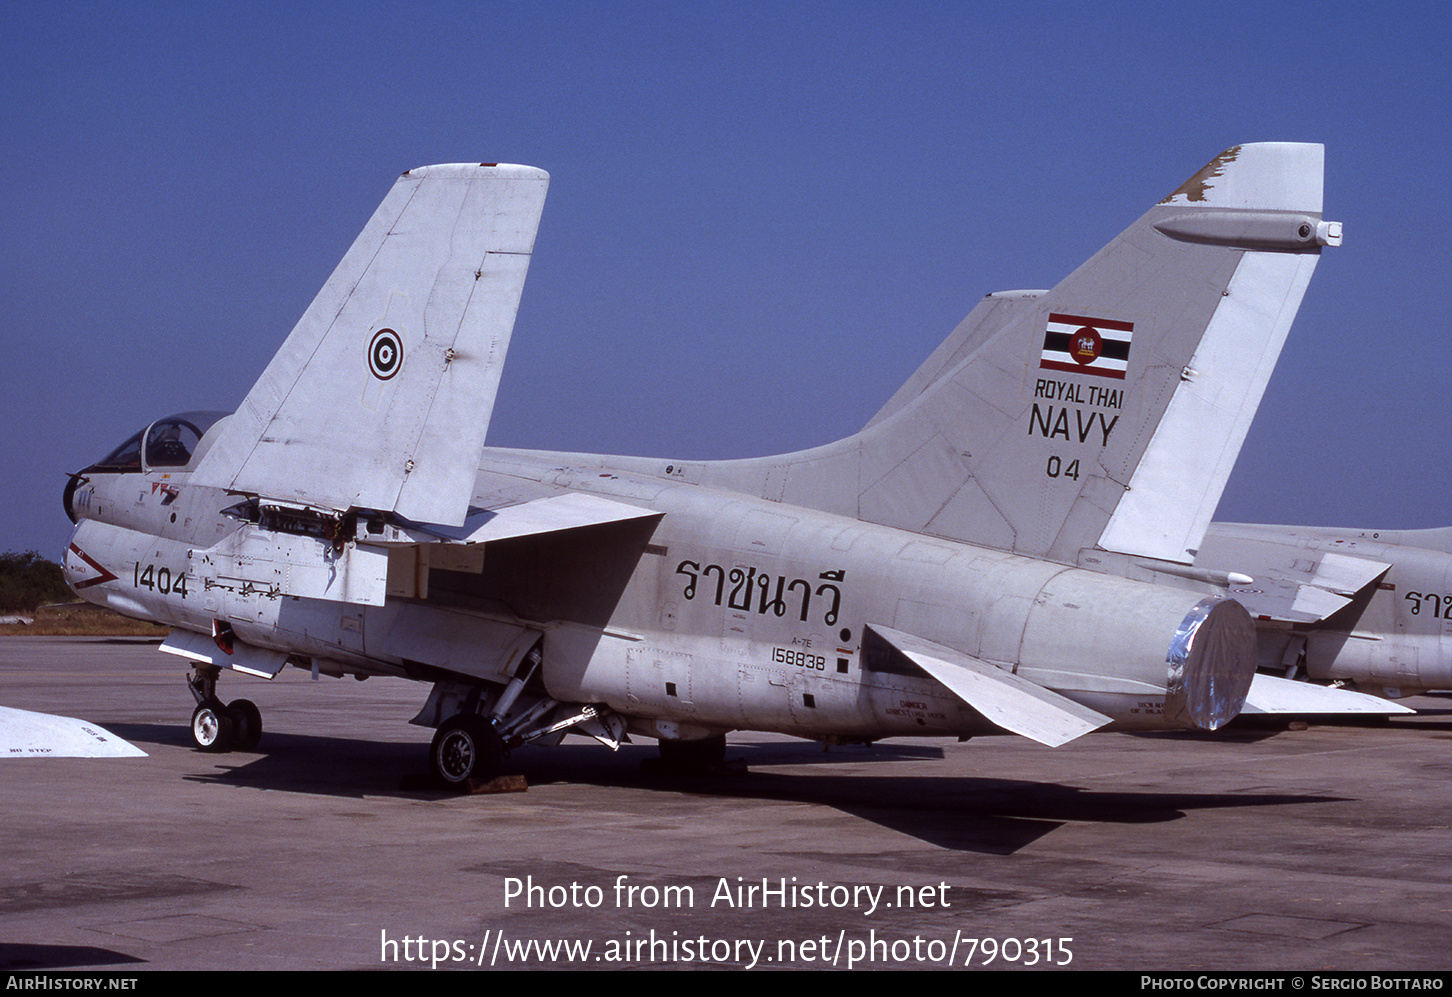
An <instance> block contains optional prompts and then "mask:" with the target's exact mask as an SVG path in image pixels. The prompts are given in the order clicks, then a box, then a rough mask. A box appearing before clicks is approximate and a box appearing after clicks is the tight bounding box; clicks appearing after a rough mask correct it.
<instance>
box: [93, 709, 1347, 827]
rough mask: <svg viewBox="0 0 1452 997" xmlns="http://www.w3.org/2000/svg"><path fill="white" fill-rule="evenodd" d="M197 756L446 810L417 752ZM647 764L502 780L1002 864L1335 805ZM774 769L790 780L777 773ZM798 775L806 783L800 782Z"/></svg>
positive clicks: (638, 761) (239, 775)
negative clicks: (1224, 817)
mask: <svg viewBox="0 0 1452 997" xmlns="http://www.w3.org/2000/svg"><path fill="white" fill-rule="evenodd" d="M112 729H113V730H114V731H115V732H116V733H117V734H119V735H121V736H123V737H126V738H127V739H128V740H132V741H134V742H140V743H142V744H147V743H150V744H153V745H169V746H183V747H185V746H187V745H188V735H187V734H186V733H185V731H182V732H180V733H179V734H178V733H177V731H176V728H175V727H169V726H163V725H125V724H117V725H114V726H113V727H112ZM188 750H190V749H189V748H188ZM984 750H991V748H985V749H984ZM199 757H203V758H208V759H211V760H214V761H215V768H214V769H213V770H212V771H210V772H194V773H192V774H189V775H186V776H184V778H186V779H188V780H194V781H200V782H213V783H218V784H223V785H230V786H241V785H247V786H255V787H257V788H259V789H268V790H274V791H283V792H293V793H306V794H315V795H327V796H339V797H351V798H361V797H364V796H383V797H387V796H397V797H402V798H410V799H430V798H435V799H439V800H441V801H442V800H452V799H454V798H455V797H454V795H453V794H451V793H448V792H445V791H441V790H435V789H432V788H428V787H427V785H426V780H425V773H426V770H427V761H426V754H425V750H424V745H422V744H419V743H399V742H381V741H363V740H353V739H349V738H340V737H325V736H318V735H299V734H268V735H265V737H264V739H263V743H262V744H261V745H260V746H259V748H258V750H256V751H251V752H241V751H239V752H232V753H228V754H218V755H212V756H201V755H200V753H199ZM657 757H658V756H657V752H656V750H655V747H654V745H627V746H625V747H622V748H621V750H620V751H618V752H610V751H607V750H605V749H604V748H601V747H599V746H597V745H590V744H566V745H561V746H558V747H553V748H537V749H530V748H524V749H521V750H518V751H516V752H515V753H514V755H513V756H512V757H511V759H510V760H509V761H508V763H507V764H506V771H507V772H516V773H519V774H522V775H523V776H524V777H525V779H526V780H527V782H528V784H529V785H530V786H533V787H545V786H553V785H566V784H574V785H580V786H589V787H594V788H604V789H617V790H619V791H621V793H622V794H623V797H625V798H623V799H622V803H621V805H622V806H626V807H628V806H630V805H631V803H630V800H631V799H635V800H639V798H640V797H639V795H638V794H639V793H642V792H644V793H652V794H653V793H658V792H663V793H670V794H687V795H694V796H699V797H707V798H715V799H734V800H740V801H742V802H743V803H745V802H748V801H775V802H790V803H806V804H813V805H818V806H823V807H828V808H832V809H835V810H838V811H840V812H842V813H845V814H849V815H851V816H853V817H856V818H859V819H861V820H864V821H868V822H871V823H873V824H877V825H880V826H882V827H886V828H889V829H891V830H894V831H898V832H900V833H903V834H907V835H910V836H912V837H915V838H918V839H919V840H922V841H924V842H927V843H929V844H932V845H935V846H937V847H940V848H945V849H950V850H956V851H966V852H980V853H986V854H1003V855H1007V854H1012V853H1013V852H1015V851H1018V850H1019V849H1021V848H1023V847H1025V846H1026V845H1028V844H1030V843H1032V842H1033V841H1036V840H1038V839H1039V838H1042V837H1044V836H1045V835H1047V834H1050V833H1051V832H1053V831H1054V830H1056V829H1057V828H1059V827H1061V826H1063V825H1065V824H1069V823H1084V822H1089V823H1099V824H1105V823H1108V824H1125V825H1133V824H1153V823H1160V822H1165V821H1173V820H1177V819H1179V818H1182V817H1184V816H1185V814H1186V813H1187V812H1189V811H1194V810H1204V809H1218V808H1224V807H1245V806H1255V807H1265V806H1283V805H1286V804H1307V803H1322V802H1328V801H1330V800H1332V799H1336V798H1333V797H1328V796H1312V795H1294V794H1276V795H1266V794H1256V795H1244V794H1234V793H1190V792H1183V791H1174V792H1164V793H1156V792H1136V793H1126V792H1100V791H1095V790H1088V789H1083V788H1081V787H1077V786H1073V785H1066V784H1063V783H1057V782H1049V781H1044V782H1036V781H1032V780H1026V779H1002V778H978V777H962V776H954V775H944V776H941V777H939V776H932V775H921V774H912V775H905V774H902V773H900V772H888V771H884V772H876V771H873V770H874V769H877V768H878V767H879V766H882V765H889V766H890V765H891V763H901V762H905V761H919V762H921V761H932V760H935V759H941V758H942V757H943V749H942V748H938V747H933V746H923V745H914V744H903V745H887V744H877V745H873V746H872V747H870V748H864V747H861V746H848V747H844V748H834V749H832V750H831V751H828V752H824V751H822V749H821V747H820V746H818V745H816V744H813V743H811V742H806V741H803V742H800V743H798V742H791V741H780V742H762V743H744V744H733V745H730V746H729V748H728V751H727V762H728V764H727V765H726V766H725V767H724V768H723V769H722V770H719V771H717V772H716V773H714V774H704V775H682V774H673V773H670V772H662V771H660V770H659V769H658V767H656V766H655V765H654V762H655V760H656V759H657ZM784 768H789V769H791V771H782V770H781V769H784ZM803 768H808V769H810V771H807V772H803V771H801V770H802V769H803ZM405 787H406V788H405ZM625 794H630V795H629V796H628V797H627V796H625ZM472 799H473V802H474V803H476V804H477V805H478V806H479V807H481V808H487V807H488V806H489V801H490V799H491V796H490V795H488V794H480V795H478V796H475V797H473V798H472Z"/></svg>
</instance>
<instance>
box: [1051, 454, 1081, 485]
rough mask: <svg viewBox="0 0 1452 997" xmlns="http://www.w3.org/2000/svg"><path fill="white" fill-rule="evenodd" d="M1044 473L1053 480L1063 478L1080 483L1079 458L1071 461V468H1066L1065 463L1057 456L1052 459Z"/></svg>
mask: <svg viewBox="0 0 1452 997" xmlns="http://www.w3.org/2000/svg"><path fill="white" fill-rule="evenodd" d="M1044 473H1045V474H1047V475H1048V476H1049V477H1051V478H1057V477H1060V476H1062V477H1065V478H1072V479H1074V480H1075V481H1078V480H1079V461H1078V459H1077V458H1076V459H1074V460H1071V461H1070V462H1069V466H1068V467H1065V466H1064V462H1063V461H1062V460H1060V459H1059V458H1058V457H1057V456H1053V457H1050V458H1049V463H1048V464H1047V465H1046V466H1045V467H1044Z"/></svg>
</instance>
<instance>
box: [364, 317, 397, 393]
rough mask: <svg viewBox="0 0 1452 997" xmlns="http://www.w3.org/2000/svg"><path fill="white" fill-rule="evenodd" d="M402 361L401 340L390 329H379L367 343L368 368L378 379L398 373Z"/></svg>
mask: <svg viewBox="0 0 1452 997" xmlns="http://www.w3.org/2000/svg"><path fill="white" fill-rule="evenodd" d="M402 363H403V340H401V339H399V338H398V333H396V332H394V331H393V330H392V329H379V330H378V331H377V332H376V333H374V334H373V341H372V342H370V343H369V344H368V369H369V370H370V371H372V372H373V376H374V377H376V378H378V380H380V381H386V380H388V379H389V378H391V377H392V376H393V375H394V374H397V373H398V368H399V366H400V365H402Z"/></svg>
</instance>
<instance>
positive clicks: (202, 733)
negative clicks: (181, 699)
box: [192, 701, 235, 751]
mask: <svg viewBox="0 0 1452 997" xmlns="http://www.w3.org/2000/svg"><path fill="white" fill-rule="evenodd" d="M234 737H235V724H234V723H233V720H232V715H231V713H230V712H229V711H228V710H227V709H226V708H225V707H224V706H223V705H222V704H221V703H218V702H215V701H213V702H206V703H202V704H201V705H200V706H198V707H197V708H196V711H195V712H193V713H192V743H193V744H195V745H196V746H197V749H198V750H200V751H230V750H231V748H232V744H233V739H234Z"/></svg>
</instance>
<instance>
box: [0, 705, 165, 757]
mask: <svg viewBox="0 0 1452 997" xmlns="http://www.w3.org/2000/svg"><path fill="white" fill-rule="evenodd" d="M145 757H146V752H144V751H142V750H141V749H140V748H138V747H136V745H134V744H132V743H130V742H129V741H123V740H121V738H119V737H117V736H116V735H115V734H112V733H111V732H110V731H108V730H107V729H106V728H104V727H101V726H99V725H97V724H93V723H91V722H90V721H88V720H78V719H76V718H75V717H61V716H56V715H54V714H50V713H33V712H31V711H30V710H17V709H15V708H14V707H10V706H0V758H145Z"/></svg>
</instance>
